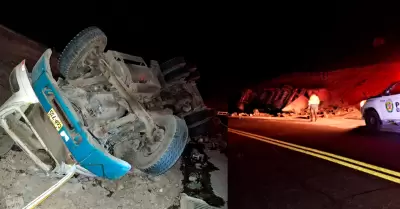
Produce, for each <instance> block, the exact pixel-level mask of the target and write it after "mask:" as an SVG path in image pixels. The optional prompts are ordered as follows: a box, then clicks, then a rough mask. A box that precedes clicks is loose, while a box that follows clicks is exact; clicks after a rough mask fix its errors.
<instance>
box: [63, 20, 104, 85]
mask: <svg viewBox="0 0 400 209" xmlns="http://www.w3.org/2000/svg"><path fill="white" fill-rule="evenodd" d="M106 45H107V36H106V35H105V34H104V33H103V31H101V30H100V29H99V28H97V27H89V28H86V29H84V30H82V31H81V32H80V33H78V35H76V36H75V37H74V38H73V39H72V40H71V41H70V42H69V43H68V45H67V46H66V47H65V48H64V51H63V52H62V53H61V55H60V59H59V67H60V72H61V74H62V75H63V76H64V77H65V78H66V79H69V80H74V79H77V78H79V77H80V76H82V75H83V74H84V73H85V72H84V69H82V68H79V67H80V64H81V62H82V59H83V58H86V55H87V54H88V53H90V52H92V51H93V50H96V51H97V52H98V53H102V52H104V49H105V48H106Z"/></svg>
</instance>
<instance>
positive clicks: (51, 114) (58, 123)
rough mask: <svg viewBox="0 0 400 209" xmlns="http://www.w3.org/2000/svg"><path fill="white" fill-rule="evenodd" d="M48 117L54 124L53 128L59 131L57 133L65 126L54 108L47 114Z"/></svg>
mask: <svg viewBox="0 0 400 209" xmlns="http://www.w3.org/2000/svg"><path fill="white" fill-rule="evenodd" d="M47 116H48V117H49V118H50V120H51V122H52V123H53V126H54V127H55V128H56V129H57V131H60V130H61V128H62V127H63V124H62V122H61V120H60V118H59V117H58V115H57V113H56V111H54V109H53V108H51V110H50V111H49V112H47Z"/></svg>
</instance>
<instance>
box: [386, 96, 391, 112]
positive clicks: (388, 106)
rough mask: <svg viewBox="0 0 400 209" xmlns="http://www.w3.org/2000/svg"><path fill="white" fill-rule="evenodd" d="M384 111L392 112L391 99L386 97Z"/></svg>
mask: <svg viewBox="0 0 400 209" xmlns="http://www.w3.org/2000/svg"><path fill="white" fill-rule="evenodd" d="M385 107H386V111H388V112H393V102H392V100H390V99H388V100H386V102H385Z"/></svg>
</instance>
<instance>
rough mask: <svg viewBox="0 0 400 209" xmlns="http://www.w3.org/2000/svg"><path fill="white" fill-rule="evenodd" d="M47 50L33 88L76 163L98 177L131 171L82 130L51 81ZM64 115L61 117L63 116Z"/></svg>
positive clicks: (74, 114) (40, 62)
mask: <svg viewBox="0 0 400 209" xmlns="http://www.w3.org/2000/svg"><path fill="white" fill-rule="evenodd" d="M50 56H51V50H50V49H48V50H46V52H45V53H44V54H43V55H42V57H41V58H40V60H39V61H38V62H37V63H36V65H35V66H34V68H33V71H32V85H33V89H34V91H35V93H36V96H37V98H38V99H39V101H40V103H41V105H42V107H43V109H44V111H45V112H46V113H47V116H48V117H49V118H50V120H51V122H52V123H53V125H54V127H55V128H56V130H57V132H58V133H59V135H60V136H61V139H62V141H63V142H64V143H65V145H66V146H67V148H68V149H69V151H70V152H71V154H72V156H73V158H74V160H75V161H76V162H77V163H78V164H79V165H81V166H82V167H84V168H85V169H87V170H88V171H90V172H91V173H93V174H95V175H96V176H99V177H104V178H109V179H118V178H120V177H122V176H124V175H125V174H126V173H127V172H128V171H129V170H130V169H131V166H130V165H129V163H127V162H125V161H123V160H120V159H118V158H116V157H114V156H112V155H110V154H109V153H108V152H107V151H106V150H105V149H104V147H102V146H100V144H99V143H98V142H97V141H96V140H95V139H94V138H93V136H92V135H91V134H90V133H88V132H87V131H86V130H85V129H84V128H83V127H82V125H81V124H82V123H81V121H79V118H78V116H77V114H76V112H75V111H74V109H73V107H72V105H71V103H70V102H69V101H68V100H67V99H65V96H63V95H62V92H61V91H60V89H59V88H58V86H57V83H56V82H55V80H54V79H53V78H52V75H51V69H50V65H49V60H50ZM60 116H61V117H60Z"/></svg>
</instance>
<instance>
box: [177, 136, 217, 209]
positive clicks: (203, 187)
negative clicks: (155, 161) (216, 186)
mask: <svg viewBox="0 0 400 209" xmlns="http://www.w3.org/2000/svg"><path fill="white" fill-rule="evenodd" d="M205 149H206V147H205V146H204V144H201V143H198V142H190V143H189V144H188V145H187V146H186V148H185V151H184V152H183V155H182V165H181V171H182V172H183V175H184V179H183V181H182V182H183V185H184V189H183V193H185V194H187V195H189V196H191V197H195V198H199V199H202V200H204V201H205V202H206V203H207V204H209V205H211V206H214V207H222V206H224V205H225V201H224V199H222V198H221V197H219V196H217V195H215V194H214V191H213V188H212V186H211V174H210V173H211V172H213V171H216V170H218V168H217V167H215V166H214V165H213V164H212V163H211V162H210V161H209V157H208V156H207V154H206V153H205V151H204V150H205ZM198 164H200V165H201V166H196V165H198Z"/></svg>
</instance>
